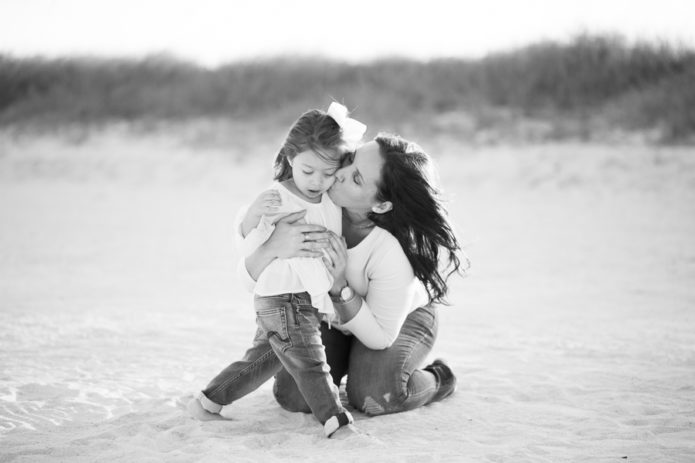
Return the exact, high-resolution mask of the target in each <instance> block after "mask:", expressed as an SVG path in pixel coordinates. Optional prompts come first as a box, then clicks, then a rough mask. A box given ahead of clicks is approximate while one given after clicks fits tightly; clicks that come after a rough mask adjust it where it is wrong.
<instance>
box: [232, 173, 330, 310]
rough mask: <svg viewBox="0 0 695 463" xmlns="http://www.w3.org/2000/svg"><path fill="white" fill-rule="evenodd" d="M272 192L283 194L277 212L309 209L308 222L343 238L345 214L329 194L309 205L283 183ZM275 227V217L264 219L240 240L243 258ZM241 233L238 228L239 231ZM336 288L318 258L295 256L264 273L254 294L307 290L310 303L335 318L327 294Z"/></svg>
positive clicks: (280, 260) (263, 294)
mask: <svg viewBox="0 0 695 463" xmlns="http://www.w3.org/2000/svg"><path fill="white" fill-rule="evenodd" d="M271 188H272V189H276V190H277V191H278V192H279V193H280V199H281V201H282V205H281V206H280V209H279V211H278V213H282V214H285V213H288V212H297V211H300V210H303V209H306V211H307V212H306V216H305V220H306V222H307V223H311V224H316V225H322V226H324V227H326V228H327V229H329V230H331V231H333V232H335V233H336V234H338V235H339V236H340V235H342V228H343V227H342V213H341V209H340V208H339V207H338V206H336V205H335V204H334V203H333V201H331V199H330V198H329V197H328V195H327V194H325V193H324V194H323V195H322V196H321V202H320V203H310V202H308V201H305V200H304V199H302V198H300V197H298V196H297V195H295V194H294V193H292V192H290V191H289V190H288V189H287V188H286V187H284V186H283V185H282V184H280V183H278V182H275V183H273V186H272V187H271ZM246 209H247V208H245V209H243V210H242V211H241V212H240V214H239V216H238V218H239V220H238V223H240V222H241V218H243V216H244V214H245V213H246ZM274 229H275V224H274V223H273V217H268V216H263V217H262V218H261V220H260V222H259V223H258V226H257V227H256V228H254V229H253V230H251V231H250V232H249V233H248V234H247V235H246V237H244V238H242V237H241V234H240V233H238V232H237V233H236V235H237V237H238V238H239V245H240V248H241V251H242V253H243V255H244V257H246V256H249V255H250V254H252V253H253V252H254V251H255V250H256V249H257V248H258V247H259V246H260V245H261V244H263V243H264V242H265V241H266V240H267V239H268V238H269V237H270V235H271V234H272V233H273V230H274ZM237 230H238V229H237ZM332 285H333V277H332V276H331V274H330V272H328V269H326V266H325V265H324V263H323V262H322V260H321V259H319V258H310V257H293V258H291V259H275V260H273V261H272V262H271V263H270V264H269V265H268V266H267V267H266V268H265V269H264V270H263V272H262V273H261V275H260V276H259V277H258V280H257V281H256V284H255V286H254V291H253V292H254V293H255V294H257V295H259V296H272V295H276V294H284V293H301V292H304V291H306V292H307V293H309V295H310V296H311V304H312V305H313V306H314V307H316V308H317V309H318V311H319V312H321V313H324V314H326V315H327V318H328V320H329V321H330V319H331V318H332V317H333V313H334V310H333V302H332V301H331V298H330V296H329V295H328V290H330V288H331V286H332Z"/></svg>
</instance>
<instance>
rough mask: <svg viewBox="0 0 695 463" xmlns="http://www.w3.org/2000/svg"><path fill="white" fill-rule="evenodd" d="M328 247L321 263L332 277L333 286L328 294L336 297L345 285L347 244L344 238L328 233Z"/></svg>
mask: <svg viewBox="0 0 695 463" xmlns="http://www.w3.org/2000/svg"><path fill="white" fill-rule="evenodd" d="M329 233H330V237H329V239H328V243H329V244H330V246H329V247H327V248H326V254H327V257H326V256H324V257H323V263H324V264H325V265H326V268H327V269H328V271H329V272H330V273H331V275H332V276H333V286H332V287H331V289H330V290H329V293H330V294H332V295H334V296H337V295H338V294H339V293H340V290H341V289H343V287H344V286H345V285H346V284H347V280H346V279H345V268H346V267H347V244H346V243H345V238H343V237H342V236H338V235H336V234H335V233H333V232H332V231H329Z"/></svg>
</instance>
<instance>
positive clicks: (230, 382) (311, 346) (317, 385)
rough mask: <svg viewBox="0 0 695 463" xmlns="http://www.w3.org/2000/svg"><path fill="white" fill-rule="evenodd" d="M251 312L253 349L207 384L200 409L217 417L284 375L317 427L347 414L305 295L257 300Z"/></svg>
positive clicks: (308, 300) (285, 295)
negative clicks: (225, 407)
mask: <svg viewBox="0 0 695 463" xmlns="http://www.w3.org/2000/svg"><path fill="white" fill-rule="evenodd" d="M254 306H255V308H256V322H257V324H258V330H257V331H256V336H255V337H254V339H253V346H252V347H251V348H250V349H249V350H247V351H246V354H244V357H243V358H242V359H241V360H239V361H237V362H234V363H232V364H231V365H229V366H228V367H227V368H225V369H224V370H222V372H221V373H220V374H218V375H217V376H216V377H215V378H214V379H213V380H212V381H210V384H208V386H207V388H206V389H205V390H203V391H202V395H201V396H200V397H199V399H200V402H201V404H202V405H203V407H204V408H205V409H207V410H208V411H210V412H213V413H219V412H220V410H221V409H222V405H228V404H230V403H232V402H234V401H235V400H237V399H239V398H241V397H243V396H245V395H246V394H248V393H249V392H252V391H254V390H256V389H257V388H258V387H259V386H261V385H262V384H263V383H265V382H266V381H267V380H268V379H270V378H271V377H272V376H273V375H275V374H276V373H277V372H278V371H281V370H282V371H283V372H285V374H287V375H288V377H289V378H290V379H291V380H292V383H293V385H294V387H295V389H296V390H297V393H298V394H299V395H300V396H301V397H302V400H303V403H304V404H305V406H306V407H307V409H308V410H309V411H311V412H313V413H314V416H316V418H317V419H318V420H319V421H320V422H321V424H324V423H325V422H326V420H328V419H329V418H330V417H332V416H334V415H337V414H339V413H341V412H343V411H345V409H344V408H343V406H342V405H341V404H340V399H339V398H338V387H337V386H336V385H335V384H333V381H332V379H331V375H330V374H329V368H328V364H327V362H326V353H325V349H324V346H323V343H322V342H321V331H320V325H321V323H320V321H319V314H318V311H317V310H316V309H315V308H314V307H312V306H311V299H310V297H309V294H307V293H299V294H281V295H277V296H264V297H261V296H255V298H254ZM299 391H302V392H299Z"/></svg>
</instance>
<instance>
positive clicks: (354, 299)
mask: <svg viewBox="0 0 695 463" xmlns="http://www.w3.org/2000/svg"><path fill="white" fill-rule="evenodd" d="M432 174H433V171H432V165H431V162H430V158H429V156H428V155H427V154H426V153H425V152H423V151H422V150H421V149H420V148H419V147H418V146H417V145H415V144H413V143H409V142H408V141H406V140H404V139H402V138H400V137H396V136H391V135H379V136H377V137H376V138H375V139H374V140H373V141H370V142H368V143H366V144H364V145H362V146H361V147H360V148H359V149H357V151H356V152H355V153H353V154H352V155H351V156H350V159H348V160H347V165H344V166H343V167H341V168H340V169H339V170H338V171H337V173H336V181H335V184H334V185H333V186H332V187H331V189H330V190H329V195H330V197H331V199H332V200H333V202H334V203H335V204H337V205H338V206H341V207H342V208H343V237H342V238H341V237H338V236H336V235H335V234H332V233H331V232H326V231H324V230H322V229H321V227H318V226H315V225H308V224H300V223H299V220H298V219H300V218H301V213H299V214H298V213H295V214H291V215H290V216H288V217H286V218H284V219H283V220H281V221H280V222H279V223H278V226H277V227H276V229H275V232H274V233H273V235H272V236H271V237H270V238H269V239H268V241H267V242H266V243H265V244H264V245H263V246H261V247H260V248H258V250H257V251H256V252H255V253H254V254H252V255H251V256H249V257H247V259H246V261H245V266H246V271H247V272H248V276H249V277H250V278H251V279H252V280H255V279H256V278H257V277H258V275H259V274H260V272H261V271H262V270H263V268H265V266H267V265H268V264H269V263H270V262H271V261H272V260H274V259H276V258H285V257H294V256H314V257H320V256H322V255H323V252H322V251H321V250H322V249H325V250H326V253H327V254H328V256H329V257H330V259H327V258H326V257H325V256H324V257H323V258H324V262H325V263H326V265H327V267H328V269H329V271H330V272H331V274H332V275H333V279H334V284H333V287H332V288H331V290H330V291H329V293H330V295H331V298H332V300H333V303H334V308H335V312H336V314H337V315H338V317H339V319H340V320H339V322H338V323H333V325H332V327H330V328H329V327H328V326H327V325H325V324H324V325H323V326H322V338H323V342H324V345H325V347H326V356H327V359H328V363H329V365H330V367H331V376H332V378H333V381H334V382H335V383H336V384H340V381H341V379H342V378H343V377H344V376H345V375H346V374H347V384H346V390H347V395H348V400H349V402H350V403H351V405H352V406H354V407H355V408H357V409H359V410H361V411H363V412H365V413H367V414H369V415H380V414H386V413H396V412H401V411H406V410H412V409H414V408H417V407H420V406H422V405H426V404H428V403H431V402H434V401H438V400H441V399H443V398H445V397H447V396H448V395H450V394H451V393H452V392H453V391H454V390H455V388H456V377H455V376H454V374H453V372H452V371H451V369H450V368H449V367H448V366H447V365H446V364H445V363H444V362H443V361H441V360H435V361H434V363H432V364H431V365H429V366H426V367H425V368H423V369H420V368H421V366H422V364H423V363H424V361H425V358H426V357H427V356H428V355H429V353H430V351H431V349H432V346H433V344H434V341H435V339H436V336H437V328H438V316H437V307H436V304H437V303H442V302H444V299H445V296H446V293H447V290H448V287H447V282H446V281H447V278H448V277H449V276H450V275H451V274H452V273H454V272H457V271H460V270H462V269H461V263H460V259H459V253H460V246H459V243H458V241H457V239H456V237H455V236H454V233H453V230H452V228H451V226H450V224H449V222H448V218H447V214H446V212H445V210H444V209H443V207H442V205H441V202H440V199H439V198H438V191H437V190H436V188H435V186H434V185H433V183H432V180H433V179H432ZM243 273H246V272H243ZM250 283H251V284H253V282H252V281H250ZM278 370H279V371H278V373H277V375H276V380H275V385H274V393H275V397H276V399H277V401H278V403H279V404H280V405H281V406H282V407H283V408H285V409H287V410H290V411H302V412H307V413H309V412H310V411H311V410H310V409H309V407H308V405H307V403H306V401H305V400H304V398H303V397H302V395H301V394H300V393H299V390H298V389H297V386H296V384H295V382H294V380H293V378H292V377H291V376H290V375H289V374H288V373H287V372H286V371H285V370H283V369H282V368H281V366H279V367H278Z"/></svg>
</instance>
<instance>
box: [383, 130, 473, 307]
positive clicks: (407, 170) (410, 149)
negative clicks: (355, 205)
mask: <svg viewBox="0 0 695 463" xmlns="http://www.w3.org/2000/svg"><path fill="white" fill-rule="evenodd" d="M375 141H376V142H377V143H378V144H379V147H380V152H381V155H382V157H383V159H384V164H383V166H382V169H381V181H380V183H379V186H378V187H379V188H378V192H377V200H379V201H391V203H392V205H393V208H392V209H391V210H390V211H388V212H386V213H382V214H377V213H374V212H371V213H370V214H369V218H370V219H371V220H372V221H373V222H375V223H376V224H377V225H378V226H380V227H381V228H384V229H386V230H388V231H389V232H390V233H391V234H392V235H393V236H395V237H396V239H398V242H399V243H400V245H401V247H402V248H403V251H404V252H405V255H406V256H407V257H408V261H409V262H410V265H411V266H412V267H413V271H414V272H415V276H416V277H417V278H418V279H419V280H420V281H421V282H422V283H423V284H424V285H425V288H426V289H427V293H428V295H429V298H430V302H437V303H444V304H446V294H447V291H448V289H449V288H448V286H447V279H448V278H449V276H451V274H453V273H455V272H463V271H465V270H466V269H467V265H468V262H467V259H466V268H464V269H461V258H460V257H459V256H460V254H461V246H460V245H459V242H458V240H457V238H456V236H455V234H454V230H453V228H452V226H451V224H450V223H449V218H448V214H447V212H446V210H445V209H444V207H443V205H442V199H441V197H440V192H439V190H438V189H437V187H436V186H435V185H434V179H433V178H432V176H433V166H432V161H431V159H430V157H429V155H428V154H427V153H425V152H424V151H423V150H422V148H420V147H419V146H418V145H416V144H414V143H410V142H408V141H407V140H405V139H403V138H401V137H398V136H395V135H389V134H382V133H380V134H379V135H378V136H377V137H376V138H375Z"/></svg>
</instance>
